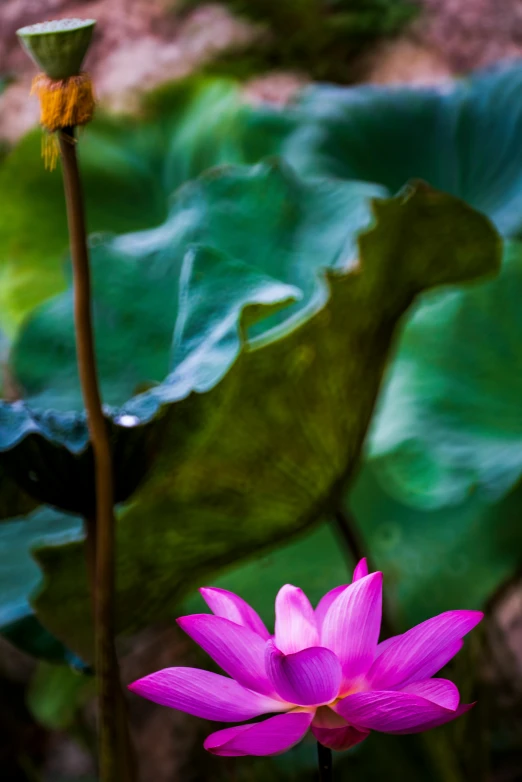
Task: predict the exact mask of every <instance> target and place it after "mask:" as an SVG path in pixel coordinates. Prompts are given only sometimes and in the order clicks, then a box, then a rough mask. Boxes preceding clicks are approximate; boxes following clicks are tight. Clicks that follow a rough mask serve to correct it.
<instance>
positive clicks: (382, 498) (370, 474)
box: [179, 464, 522, 632]
mask: <svg viewBox="0 0 522 782" xmlns="http://www.w3.org/2000/svg"><path fill="white" fill-rule="evenodd" d="M521 500H522V486H518V487H516V488H515V489H514V490H513V492H511V493H510V495H508V497H506V498H505V499H503V500H502V501H501V502H499V503H487V502H485V501H484V500H481V499H480V498H479V497H478V496H473V497H467V498H465V499H464V500H463V501H462V502H461V503H460V504H459V505H456V506H455V507H449V508H442V509H437V510H425V511H419V510H418V509H416V508H415V509H414V508H411V507H409V506H408V505H405V504H403V503H400V502H398V501H397V500H395V499H394V498H392V497H391V496H390V495H389V494H387V492H386V491H385V490H384V489H383V487H382V485H381V484H380V482H379V477H378V474H376V472H375V470H374V468H373V465H372V464H369V465H364V466H363V468H362V469H361V473H360V475H359V476H358V478H357V480H356V481H355V483H354V485H353V487H352V488H351V489H350V491H349V492H348V493H347V494H346V497H345V504H346V506H347V507H348V505H349V506H350V513H351V514H352V515H353V518H354V519H355V521H354V523H355V524H357V527H358V529H359V530H360V531H361V532H362V537H363V541H362V542H363V548H364V550H365V551H367V552H370V553H371V556H372V560H373V562H374V564H375V566H376V567H378V568H379V569H380V570H382V571H383V572H384V590H385V595H386V599H387V602H388V605H389V606H390V609H391V612H392V615H393V620H394V622H395V625H396V627H397V629H398V630H400V631H401V632H402V631H404V630H406V629H408V628H409V627H412V626H413V625H415V624H417V623H418V622H422V621H424V620H425V619H427V618H429V617H430V616H434V615H435V614H437V613H440V612H442V611H449V610H451V609H454V608H467V609H481V608H484V607H485V605H486V603H487V601H488V600H489V599H490V597H491V595H492V594H494V593H495V592H496V591H497V589H499V588H500V587H501V586H502V584H504V583H505V582H506V581H507V580H509V579H510V578H511V577H512V576H513V575H514V573H515V572H516V570H517V568H518V567H519V565H520V550H521V546H522V525H521V524H520V510H519V509H520V502H521ZM343 548H344V546H343V544H342V543H341V542H340V538H339V535H338V533H337V528H336V525H335V522H334V521H333V520H331V521H325V522H323V523H322V524H321V525H320V526H319V527H318V528H317V529H314V530H312V531H309V532H307V533H305V534H304V535H303V536H301V537H300V539H299V540H297V541H291V542H288V543H287V544H286V545H283V546H280V547H279V548H277V549H276V550H274V551H270V552H269V553H268V554H264V555H262V556H258V557H256V558H255V559H253V561H251V562H246V563H242V564H239V565H235V566H234V567H232V568H230V567H229V568H227V569H226V570H224V571H222V572H221V573H219V574H218V575H217V576H216V574H214V576H213V578H212V581H211V583H212V584H213V585H214V586H217V587H221V588H223V589H230V590H232V591H233V592H236V593H238V594H240V595H241V596H242V597H244V598H245V600H247V601H248V602H250V603H251V605H253V606H254V607H255V608H256V610H258V611H259V613H260V615H261V617H262V618H263V619H264V620H265V621H266V623H267V625H268V627H272V626H273V623H274V600H275V596H276V594H277V591H278V589H279V588H280V587H281V584H282V583H283V582H285V581H287V582H289V583H291V584H296V585H297V586H301V587H302V588H303V589H304V590H305V591H306V593H307V595H308V596H309V597H310V599H311V601H312V603H317V601H318V600H319V598H320V597H321V596H322V595H323V594H325V592H326V591H328V590H329V589H332V588H333V587H335V586H337V585H338V584H342V583H346V581H347V579H348V581H349V580H350V567H354V566H355V564H356V563H355V562H351V563H350V564H349V565H348V567H347V559H346V555H345V552H343ZM260 584H263V589H262V590H260V589H259V585H260ZM202 610H205V609H204V604H203V601H202V599H201V597H200V595H199V594H197V593H195V594H192V595H190V596H188V597H187V598H185V600H184V601H183V604H182V605H181V606H180V608H179V611H180V613H198V612H201V611H202Z"/></svg>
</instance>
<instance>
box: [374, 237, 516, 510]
mask: <svg viewBox="0 0 522 782" xmlns="http://www.w3.org/2000/svg"><path fill="white" fill-rule="evenodd" d="M521 296H522V245H521V244H519V243H513V242H512V243H510V244H509V245H508V246H507V248H506V252H505V256H504V263H503V266H502V272H501V274H500V276H499V277H497V278H496V279H495V280H492V281H489V282H486V283H483V284H481V285H477V286H476V287H474V288H470V289H467V290H460V291H449V292H445V293H437V294H435V293H434V294H427V295H426V296H425V297H424V298H423V299H422V301H421V304H420V306H419V307H418V308H417V309H416V311H415V312H414V314H413V316H412V317H411V318H410V319H409V321H408V323H407V324H406V327H405V328H404V329H403V331H402V333H401V337H400V341H399V349H398V352H397V357H396V360H395V361H394V363H393V365H392V366H391V368H390V372H389V378H388V381H387V384H386V387H385V391H384V393H383V395H382V398H381V400H380V406H379V412H378V415H377V417H376V420H375V421H374V424H373V427H372V433H371V438H370V445H369V459H370V460H371V462H372V465H373V468H374V469H375V471H376V472H377V473H378V475H379V480H380V481H381V482H382V484H383V485H384V486H385V487H386V489H387V491H388V492H389V493H390V494H391V495H392V496H394V497H397V498H398V499H399V500H402V501H403V502H407V503H409V504H411V505H413V506H416V507H421V508H426V509H428V508H437V507H440V506H442V505H446V504H448V505H457V506H458V505H459V504H460V503H462V502H464V501H465V500H466V498H467V497H469V496H470V495H472V494H473V495H478V497H479V499H480V501H485V502H493V501H494V500H496V499H498V498H500V497H502V496H504V495H505V494H506V493H507V492H508V491H509V490H510V489H511V488H512V487H513V486H514V485H515V484H516V483H518V481H519V479H520V477H521V475H522V402H521V398H522V387H521V386H520V382H519V376H518V372H519V371H521V369H522V310H521V307H520V299H521Z"/></svg>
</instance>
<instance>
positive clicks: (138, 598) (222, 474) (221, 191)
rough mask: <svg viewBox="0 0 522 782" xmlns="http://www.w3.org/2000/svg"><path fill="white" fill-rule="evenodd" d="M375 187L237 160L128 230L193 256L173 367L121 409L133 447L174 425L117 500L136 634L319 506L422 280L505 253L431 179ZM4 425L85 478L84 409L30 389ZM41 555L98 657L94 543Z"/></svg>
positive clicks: (488, 230) (55, 623) (121, 565)
mask: <svg viewBox="0 0 522 782" xmlns="http://www.w3.org/2000/svg"><path fill="white" fill-rule="evenodd" d="M371 192H372V190H371V188H370V189H368V186H367V185H360V184H357V183H346V182H344V183H343V182H340V181H337V182H327V181H320V182H314V181H303V180H300V179H298V178H296V177H295V175H294V174H292V173H291V172H290V171H288V170H287V169H286V168H285V167H280V166H278V165H276V164H270V165H263V166H259V167H257V168H255V169H230V170H225V171H222V172H221V173H213V174H211V175H209V176H207V177H204V178H202V179H201V180H200V181H199V182H196V183H194V184H192V185H190V186H189V187H187V188H186V189H185V190H182V191H181V192H180V194H179V196H178V197H177V199H175V201H174V205H173V210H172V213H171V215H170V217H169V221H168V223H167V224H168V225H169V226H170V228H169V230H162V229H159V230H158V232H155V233H154V232H153V235H152V238H153V240H154V241H153V242H152V244H151V242H150V239H151V234H150V232H149V233H147V234H145V240H144V241H140V240H142V239H143V235H137V236H134V237H123V239H122V240H121V244H120V247H121V248H123V247H125V246H127V247H128V251H129V253H130V252H131V250H132V251H133V252H134V253H135V254H140V255H141V257H142V261H143V264H144V265H150V264H154V262H155V260H156V259H157V258H158V257H160V256H161V255H162V252H164V253H166V254H168V252H169V248H171V247H176V246H177V245H176V242H177V241H178V239H177V236H178V231H179V234H180V236H184V237H185V242H186V243H185V245H184V248H185V249H184V252H183V253H181V254H180V256H178V255H175V256H174V258H173V263H177V264H179V262H180V259H182V263H181V264H180V265H179V266H178V268H179V269H180V271H179V275H180V284H179V302H180V304H179V311H178V317H177V319H176V325H175V328H174V334H173V336H174V342H175V351H174V358H173V362H174V363H173V365H172V366H173V369H172V371H171V373H170V374H169V375H168V376H167V377H166V379H165V380H163V381H162V382H161V383H160V384H158V385H156V386H155V387H153V388H152V389H151V390H149V391H147V392H146V393H144V394H141V395H139V396H137V397H134V398H133V399H130V400H129V401H128V402H126V403H125V404H124V405H122V406H121V407H119V408H117V409H116V410H113V411H112V416H111V418H112V427H113V428H112V430H111V431H112V435H113V436H114V438H115V441H116V443H117V442H118V438H119V437H124V436H125V437H128V436H130V433H134V434H136V433H139V432H145V433H146V432H148V431H149V429H150V427H155V428H156V431H161V438H160V439H159V440H158V444H157V451H156V460H155V462H154V465H153V467H152V469H151V470H150V471H149V472H148V474H147V475H146V476H145V477H144V479H143V481H142V483H141V485H139V486H138V488H137V489H136V491H135V492H134V494H133V495H132V497H131V499H130V501H129V503H128V504H127V505H124V506H123V507H122V508H121V509H120V511H119V523H118V530H117V536H118V584H119V602H118V611H117V615H118V621H119V629H120V630H121V631H122V632H123V631H128V630H132V629H135V628H136V627H139V626H141V625H143V624H144V623H145V624H146V623H148V622H150V621H153V620H155V619H160V618H162V617H165V615H166V614H167V615H169V614H170V606H171V605H172V602H173V601H174V600H175V599H177V598H179V596H181V595H182V594H183V593H184V592H186V590H187V589H188V588H189V586H190V584H191V583H194V580H195V579H197V578H200V577H202V575H203V574H204V573H206V572H208V571H209V570H210V569H212V568H216V567H218V566H219V565H224V564H227V563H230V562H233V561H236V560H238V559H241V558H242V557H245V556H247V555H250V554H251V553H252V552H253V551H256V550H261V549H263V548H264V547H269V546H273V545H275V544H276V543H278V542H279V541H282V540H285V539H287V538H288V537H289V536H291V535H292V534H294V533H296V532H298V531H300V530H302V529H305V528H306V527H307V526H308V525H310V524H312V523H314V522H315V521H316V520H317V519H318V518H320V517H321V515H322V514H323V512H324V510H325V509H326V508H328V507H329V506H330V504H331V503H333V502H335V500H336V498H337V497H338V495H339V492H340V490H341V487H342V486H343V485H344V483H345V482H346V480H347V479H348V478H349V477H350V475H351V473H352V471H353V469H354V467H355V465H356V463H357V461H358V458H359V453H360V448H361V445H362V442H363V439H364V436H365V432H366V429H367V426H368V423H369V420H370V417H371V414H372V410H373V406H374V402H375V398H376V394H377V391H378V388H379V383H380V379H381V375H382V372H383V368H384V365H385V362H386V359H387V355H388V351H389V347H390V344H391V340H392V336H393V331H394V326H395V324H396V323H397V321H398V319H399V318H400V317H401V315H402V314H403V312H404V311H405V310H406V308H407V307H408V306H409V304H410V303H411V302H412V300H413V299H414V298H415V296H416V294H417V293H418V292H420V291H421V290H422V289H423V288H425V287H427V286H431V285H438V284H442V283H445V282H446V283H449V282H461V281H463V280H466V279H469V278H473V277H475V276H476V275H477V274H484V273H487V272H491V271H493V270H494V269H495V268H496V266H497V264H498V254H499V241H498V237H497V235H496V234H495V232H494V231H493V229H492V227H491V225H490V224H489V222H488V221H487V220H486V219H485V218H483V217H482V216H480V215H478V214H477V213H476V212H474V211H473V210H471V209H470V208H469V207H467V206H466V205H465V204H463V203H462V202H459V201H456V200H455V199H453V198H451V197H449V196H446V195H443V194H441V193H438V192H436V191H433V190H431V189H430V188H428V187H427V186H425V185H422V186H420V185H418V186H411V187H409V188H407V189H406V190H405V191H403V192H402V193H401V194H400V195H399V196H398V197H396V198H392V199H374V200H373V202H372V203H371V212H370V203H369V201H368V196H369V195H370V194H371ZM370 223H371V225H370ZM368 225H370V228H369V230H364V229H365V228H367V226H368ZM173 226H174V227H176V226H177V228H176V230H174V228H173ZM160 239H161V240H163V241H164V244H163V245H158V244H157V242H158V241H159V240H160ZM155 242H156V243H155ZM179 242H180V246H183V245H182V243H181V239H180V240H179ZM151 246H152V247H153V248H155V249H154V251H153V252H152V253H150V252H149V250H150V248H151ZM161 248H162V249H161ZM224 269H226V270H227V274H226V275H225V274H224ZM203 272H204V273H203ZM229 274H230V275H231V276H230V284H229V285H227V284H226V279H227V277H228V276H229ZM106 290H107V291H110V290H111V286H110V285H107V287H106ZM216 293H219V296H216ZM213 295H214V298H213ZM209 301H214V303H215V306H214V307H213V308H209V306H208V303H209ZM285 304H286V306H282V305H285ZM60 305H61V301H60V300H58V301H57V302H56V309H51V310H49V311H48V316H49V315H52V317H55V316H56V317H58V319H59V317H60V314H61V315H63V317H64V319H63V328H61V329H58V330H57V331H60V333H62V334H64V335H65V336H64V339H65V340H67V339H68V337H67V335H68V332H69V331H70V322H69V323H68V321H67V310H66V308H61V306H60ZM41 315H42V317H43V315H44V313H41ZM38 317H39V316H38ZM114 322H117V321H114ZM233 323H235V328H233V327H232V324H233ZM98 328H99V324H98ZM101 333H103V332H98V334H99V335H100V334H101ZM105 336H106V339H111V338H112V337H111V336H110V334H109V332H108V331H107V332H105ZM22 339H23V337H22ZM116 339H119V338H118V337H116ZM100 344H101V345H102V348H101V350H102V351H103V350H104V349H105V339H99V340H98V345H100ZM117 344H121V343H117ZM131 344H132V342H131V339H130V337H129V346H131ZM138 344H139V339H138ZM47 345H48V347H47V350H48V351H49V358H47V357H46V356H47V354H46V346H45V345H44V344H43V343H42V345H41V349H42V351H43V352H42V354H41V357H40V360H41V361H42V362H46V361H47V362H48V366H49V367H51V366H53V359H52V351H55V350H56V344H52V343H51V342H48V343H47ZM129 350H130V347H129ZM63 355H64V359H65V360H69V358H68V353H67V351H64V354H63ZM128 355H129V356H130V355H131V354H130V353H129V354H128ZM176 356H178V358H176ZM70 360H71V361H72V358H71V359H70ZM129 360H132V358H131V357H130V358H129ZM176 362H179V363H176ZM101 365H102V366H106V364H104V362H103V361H102V362H101ZM58 380H59V378H58ZM144 380H146V378H144ZM54 382H55V379H54V378H53V377H50V378H49V383H50V384H53V383H54ZM57 390H58V394H60V393H61V391H60V388H59V386H58V387H57ZM194 391H196V392H197V393H194ZM0 422H1V424H2V425H1V427H0V431H1V434H2V436H3V438H4V439H3V446H4V448H6V450H5V453H4V457H3V458H4V460H5V463H8V464H9V465H10V468H11V470H12V471H13V474H15V473H16V469H17V468H19V469H20V474H21V478H20V480H22V478H23V476H24V475H25V474H26V472H27V471H28V470H33V471H34V472H35V474H36V476H37V478H39V474H38V470H40V469H41V465H42V463H45V466H46V468H50V466H51V465H53V466H54V464H55V463H56V459H57V455H58V456H59V460H58V462H57V463H58V467H59V469H58V470H57V478H56V484H57V485H58V481H59V479H60V475H63V476H67V481H65V480H63V481H62V483H64V484H65V483H69V484H71V479H70V465H69V463H68V459H69V457H70V459H72V460H73V459H75V458H77V457H75V456H74V454H72V453H71V452H72V451H75V452H76V453H77V454H79V455H81V454H82V453H88V452H85V451H82V442H83V445H85V443H86V439H87V438H86V433H85V431H84V426H85V425H84V421H83V419H82V418H81V416H80V415H78V414H74V413H67V414H60V413H58V412H53V413H44V412H41V411H37V410H35V411H34V412H32V408H31V402H30V400H29V403H27V404H25V405H23V406H16V405H15V406H10V405H5V404H4V405H2V406H0ZM132 424H134V425H132ZM28 431H29V432H30V434H29V436H28ZM82 432H83V434H82ZM122 433H126V434H125V435H123V434H122ZM13 464H14V465H15V466H13ZM131 464H132V460H131ZM61 470H64V472H60V471H61ZM42 485H45V481H40V480H39V485H38V486H36V484H34V483H33V492H39V490H40V489H39V486H42ZM73 488H75V487H73ZM64 490H66V492H67V497H69V496H70V493H71V486H70V485H68V486H66V487H65V489H64ZM75 491H76V488H75ZM77 493H78V496H79V497H80V499H81V497H82V495H81V492H80V491H78V492H77ZM38 496H40V495H38ZM85 496H87V495H85ZM90 496H91V498H92V487H91V494H90ZM67 501H69V500H67ZM67 507H68V506H67ZM38 557H39V561H40V563H41V565H42V567H43V569H44V572H45V574H46V579H45V582H44V586H43V590H42V591H41V592H40V594H39V595H38V596H37V597H36V598H35V600H34V606H35V608H36V611H37V616H38V617H39V619H40V620H41V621H42V623H43V624H44V625H45V626H46V627H47V628H48V629H49V630H50V631H51V632H53V634H55V635H56V636H57V637H58V638H60V639H61V640H63V641H65V640H66V641H67V643H68V644H69V645H70V647H71V648H72V649H74V651H76V652H77V653H79V654H81V655H82V656H85V657H84V658H85V659H88V658H89V655H90V651H91V631H90V628H89V626H88V624H87V623H86V622H85V616H86V615H87V614H86V611H87V605H88V602H87V601H88V597H87V585H86V582H85V580H84V579H83V578H82V574H83V572H84V570H83V569H82V568H83V565H82V562H83V552H82V550H81V546H79V545H78V544H71V545H68V546H56V547H52V548H51V547H48V548H46V549H45V550H40V552H39V554H38ZM137 574H140V575H139V576H138V577H137Z"/></svg>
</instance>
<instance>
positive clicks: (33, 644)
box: [0, 509, 82, 662]
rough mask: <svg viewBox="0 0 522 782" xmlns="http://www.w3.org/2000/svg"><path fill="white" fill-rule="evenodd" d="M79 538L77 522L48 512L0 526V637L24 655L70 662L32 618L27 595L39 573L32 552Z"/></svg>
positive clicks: (52, 638) (64, 651)
mask: <svg viewBox="0 0 522 782" xmlns="http://www.w3.org/2000/svg"><path fill="white" fill-rule="evenodd" d="M81 538H82V524H81V520H80V519H78V518H75V517H72V516H66V515H65V514H62V513H57V512H56V511H53V510H50V509H41V510H38V511H35V513H33V514H32V515H31V516H29V517H27V518H20V519H17V520H15V521H11V522H5V523H3V524H0V552H1V553H0V628H1V630H2V635H3V636H4V637H6V638H7V639H9V640H10V641H12V642H13V643H15V644H16V645H17V646H18V647H19V648H21V649H23V650H24V651H25V652H28V653H29V654H32V655H34V656H36V657H40V658H42V659H47V660H51V661H54V662H56V661H64V660H67V661H68V662H74V660H73V658H72V656H71V654H70V653H69V652H68V651H67V650H66V649H65V647H64V646H63V645H62V644H61V643H60V642H59V641H57V640H56V639H55V638H54V637H53V636H52V635H50V634H49V632H48V631H47V630H46V629H45V628H44V627H42V626H41V624H40V623H39V622H38V620H37V619H36V618H35V617H34V614H33V610H32V608H31V606H30V605H29V596H30V594H31V592H32V591H33V590H34V589H35V588H36V587H37V586H38V585H39V584H40V582H41V571H40V569H39V568H38V565H37V564H36V562H35V561H34V559H33V557H32V556H31V552H32V550H33V548H35V547H37V546H41V545H42V544H43V543H44V542H45V543H47V544H51V543H57V542H63V541H70V540H78V539H81Z"/></svg>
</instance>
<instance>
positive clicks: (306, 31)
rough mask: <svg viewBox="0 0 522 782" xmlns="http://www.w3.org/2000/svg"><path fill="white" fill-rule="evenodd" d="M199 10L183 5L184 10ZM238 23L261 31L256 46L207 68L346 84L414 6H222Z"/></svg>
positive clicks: (329, 2) (324, 2)
mask: <svg viewBox="0 0 522 782" xmlns="http://www.w3.org/2000/svg"><path fill="white" fill-rule="evenodd" d="M198 5H202V2H201V0H183V2H182V8H185V9H190V8H194V7H196V6H198ZM226 5H227V7H229V8H230V9H231V10H232V11H233V12H234V13H235V14H237V15H238V16H239V17H246V18H247V19H249V20H252V21H254V22H256V23H260V24H261V25H262V31H263V32H262V34H261V35H260V36H259V40H258V41H257V43H256V44H255V45H254V46H251V45H250V46H249V47H248V48H245V49H239V50H238V51H235V52H233V53H229V54H224V55H222V56H221V57H220V58H218V59H217V61H214V62H213V63H212V64H211V65H209V66H208V68H209V69H212V70H223V69H225V68H226V69H227V70H228V72H230V73H235V74H237V75H243V76H244V75H249V74H253V73H259V72H264V71H266V70H267V69H268V68H288V69H296V70H300V71H305V72H306V73H307V74H310V76H311V77H312V78H313V79H319V80H331V81H336V82H341V83H348V82H351V81H353V80H354V78H355V73H354V62H355V60H356V58H357V57H358V56H360V55H361V53H362V52H363V51H364V50H365V49H368V47H369V46H371V44H372V42H374V41H375V40H376V39H378V38H379V37H381V36H389V35H393V34H396V33H398V32H399V31H400V30H401V29H402V28H404V26H405V25H406V24H407V23H408V22H411V21H412V20H413V19H414V18H415V16H416V15H417V13H418V5H417V3H415V2H414V0H286V2H279V1H278V0H226Z"/></svg>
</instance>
